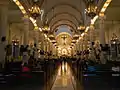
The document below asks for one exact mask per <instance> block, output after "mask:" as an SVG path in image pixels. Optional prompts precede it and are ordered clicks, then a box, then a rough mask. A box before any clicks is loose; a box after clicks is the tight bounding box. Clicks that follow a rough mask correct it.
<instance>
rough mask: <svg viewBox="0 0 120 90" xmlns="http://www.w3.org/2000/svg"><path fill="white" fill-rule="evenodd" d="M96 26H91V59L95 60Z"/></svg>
mask: <svg viewBox="0 0 120 90" xmlns="http://www.w3.org/2000/svg"><path fill="white" fill-rule="evenodd" d="M93 46H94V26H93V25H90V49H91V52H90V59H91V60H95V55H94V47H93Z"/></svg>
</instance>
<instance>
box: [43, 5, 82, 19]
mask: <svg viewBox="0 0 120 90" xmlns="http://www.w3.org/2000/svg"><path fill="white" fill-rule="evenodd" d="M60 6H68V7H71V8H73V9H74V10H76V11H77V12H79V14H80V16H81V17H82V12H81V11H80V10H79V9H78V8H77V7H75V6H73V5H71V4H68V3H59V4H56V5H54V6H52V7H51V8H50V9H49V10H48V11H47V12H46V13H45V14H44V16H43V20H45V18H46V17H47V15H48V14H49V12H51V11H52V10H53V9H54V8H57V7H60Z"/></svg>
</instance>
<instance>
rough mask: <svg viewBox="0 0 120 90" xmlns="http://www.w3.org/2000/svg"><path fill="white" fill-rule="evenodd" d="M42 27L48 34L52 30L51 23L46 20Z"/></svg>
mask: <svg viewBox="0 0 120 90" xmlns="http://www.w3.org/2000/svg"><path fill="white" fill-rule="evenodd" d="M42 29H43V32H44V33H45V34H47V33H48V32H49V31H50V27H49V24H48V23H47V22H46V23H45V24H44V26H43V28H42Z"/></svg>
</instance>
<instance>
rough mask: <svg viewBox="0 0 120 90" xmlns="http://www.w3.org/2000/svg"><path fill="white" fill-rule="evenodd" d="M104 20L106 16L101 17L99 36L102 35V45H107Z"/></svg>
mask: <svg viewBox="0 0 120 90" xmlns="http://www.w3.org/2000/svg"><path fill="white" fill-rule="evenodd" d="M104 20H105V16H100V17H99V25H100V26H99V28H100V29H99V30H100V31H99V35H100V44H102V45H105V29H104V24H105V23H104Z"/></svg>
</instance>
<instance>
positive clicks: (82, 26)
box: [78, 25, 85, 33]
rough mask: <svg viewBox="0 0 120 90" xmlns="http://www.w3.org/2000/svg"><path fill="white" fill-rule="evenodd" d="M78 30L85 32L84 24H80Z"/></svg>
mask: <svg viewBox="0 0 120 90" xmlns="http://www.w3.org/2000/svg"><path fill="white" fill-rule="evenodd" d="M78 30H79V32H80V33H83V32H84V31H85V26H84V25H81V26H79V27H78Z"/></svg>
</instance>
